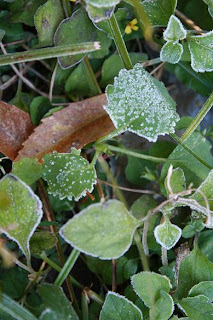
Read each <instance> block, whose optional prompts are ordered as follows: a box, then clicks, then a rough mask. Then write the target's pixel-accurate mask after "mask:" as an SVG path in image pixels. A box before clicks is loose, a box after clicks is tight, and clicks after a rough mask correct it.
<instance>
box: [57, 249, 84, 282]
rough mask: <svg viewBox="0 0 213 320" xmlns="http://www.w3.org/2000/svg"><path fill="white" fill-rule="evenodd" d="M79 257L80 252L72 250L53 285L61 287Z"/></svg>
mask: <svg viewBox="0 0 213 320" xmlns="http://www.w3.org/2000/svg"><path fill="white" fill-rule="evenodd" d="M79 255H80V252H79V251H78V250H76V249H73V250H72V252H71V254H70V256H69V258H68V259H67V261H66V262H65V264H64V266H63V268H62V269H61V271H60V273H59V275H58V277H57V278H56V280H55V284H56V285H57V286H61V285H62V284H63V282H64V281H65V280H66V278H67V277H68V275H69V273H70V271H71V270H72V268H73V266H74V264H75V262H76V260H77V259H78V257H79Z"/></svg>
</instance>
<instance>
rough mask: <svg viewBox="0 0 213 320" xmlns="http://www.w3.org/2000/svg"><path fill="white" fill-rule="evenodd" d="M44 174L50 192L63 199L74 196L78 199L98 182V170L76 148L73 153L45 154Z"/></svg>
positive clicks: (70, 198)
mask: <svg viewBox="0 0 213 320" xmlns="http://www.w3.org/2000/svg"><path fill="white" fill-rule="evenodd" d="M43 159H44V164H43V172H42V176H43V178H44V180H45V181H47V183H48V192H49V193H50V194H52V195H54V196H56V195H58V196H59V198H60V199H61V200H62V199H64V198H66V197H67V198H68V199H69V200H72V198H73V197H74V198H75V200H76V201H77V200H78V199H80V198H81V197H83V196H85V195H86V192H87V191H89V192H92V190H93V188H94V185H95V184H96V172H95V169H94V167H90V165H89V162H88V161H87V160H86V159H84V158H83V157H81V156H80V152H78V151H77V150H76V149H73V150H72V153H57V152H55V151H54V152H53V153H52V154H47V155H45V156H44V158H43Z"/></svg>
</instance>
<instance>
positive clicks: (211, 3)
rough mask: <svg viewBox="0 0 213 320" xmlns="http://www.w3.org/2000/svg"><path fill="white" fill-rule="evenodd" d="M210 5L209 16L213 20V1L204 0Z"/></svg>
mask: <svg viewBox="0 0 213 320" xmlns="http://www.w3.org/2000/svg"><path fill="white" fill-rule="evenodd" d="M203 1H204V2H205V3H206V4H207V5H208V10H209V14H210V15H211V16H212V18H213V1H212V0H203Z"/></svg>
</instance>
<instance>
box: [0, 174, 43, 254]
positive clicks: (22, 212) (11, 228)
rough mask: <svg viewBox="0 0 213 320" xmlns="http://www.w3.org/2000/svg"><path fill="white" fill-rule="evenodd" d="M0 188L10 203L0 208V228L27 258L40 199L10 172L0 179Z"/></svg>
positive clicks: (37, 220)
mask: <svg viewBox="0 0 213 320" xmlns="http://www.w3.org/2000/svg"><path fill="white" fill-rule="evenodd" d="M0 190H1V191H4V192H6V193H7V194H8V196H9V197H10V203H9V204H8V205H7V206H6V207H5V208H2V209H1V210H0V228H1V229H2V230H3V232H4V233H5V234H6V235H7V236H8V238H10V239H12V240H14V241H16V242H17V244H18V245H19V247H20V248H21V250H22V251H23V253H24V254H25V256H26V257H27V259H28V260H29V259H30V248H29V240H30V238H31V236H32V235H33V233H34V231H35V229H36V227H37V226H38V224H39V223H40V221H41V218H42V214H43V212H42V204H41V201H40V200H39V198H38V197H37V196H36V195H35V194H34V193H33V191H32V190H31V189H30V188H29V187H28V186H27V185H26V184H25V183H24V182H23V181H21V180H19V179H18V178H17V177H15V176H13V175H11V174H8V175H6V176H4V178H2V179H1V181H0Z"/></svg>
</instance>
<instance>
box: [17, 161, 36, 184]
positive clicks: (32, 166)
mask: <svg viewBox="0 0 213 320" xmlns="http://www.w3.org/2000/svg"><path fill="white" fill-rule="evenodd" d="M12 173H13V174H14V175H15V176H17V177H18V178H19V179H21V180H22V181H24V182H25V183H26V184H29V185H31V184H33V183H34V182H36V181H37V180H38V179H39V178H41V173H42V166H41V164H40V163H38V160H37V159H36V158H34V159H29V158H23V159H21V160H20V161H17V162H14V163H13V170H12Z"/></svg>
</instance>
